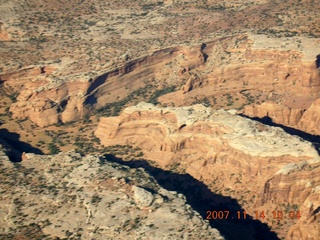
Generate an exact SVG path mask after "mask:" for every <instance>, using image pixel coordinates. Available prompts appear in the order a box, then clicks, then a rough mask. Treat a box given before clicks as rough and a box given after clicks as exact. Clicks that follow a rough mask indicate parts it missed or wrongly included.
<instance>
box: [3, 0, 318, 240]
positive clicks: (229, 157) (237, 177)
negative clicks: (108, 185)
mask: <svg viewBox="0 0 320 240" xmlns="http://www.w3.org/2000/svg"><path fill="white" fill-rule="evenodd" d="M319 11H320V4H319V3H318V2H317V1H313V0H285V1H280V0H273V1H271V0H254V1H248V0H245V1H243V0H242V1H240V0H232V1H218V0H203V1H196V2H195V1H190V0H163V1H158V0H157V1H155V0H144V1H123V0H110V1H97V0H86V1H83V0H77V1H68V2H65V1H64V2H63V1H51V0H50V1H49V0H43V1H35V0H28V1H26V0H22V1H18V0H0V139H1V140H0V144H1V145H2V146H4V147H5V148H6V151H7V153H6V155H7V156H8V157H9V159H10V160H11V161H13V162H19V161H21V160H23V159H26V158H28V157H27V156H29V158H30V159H32V160H31V161H27V162H28V164H30V165H29V167H30V168H29V167H28V166H27V162H23V163H21V166H20V165H19V163H14V164H10V163H6V168H8V169H10V170H8V172H10V173H17V172H14V171H18V170H17V169H18V168H19V169H22V170H21V171H24V170H26V171H27V173H26V174H25V173H23V174H24V175H25V176H29V177H28V178H27V180H26V181H29V180H30V179H31V178H32V179H31V180H32V183H34V182H37V181H40V182H41V181H42V180H41V179H42V177H36V176H38V174H40V173H41V174H42V175H41V174H40V175H41V176H43V174H44V173H42V170H39V173H36V174H35V178H36V179H37V180H33V175H31V174H29V171H30V170H28V169H32V168H35V169H40V168H41V169H42V167H44V166H46V165H44V166H34V164H36V163H38V162H39V161H41V159H48V161H49V159H51V160H50V161H52V162H53V163H50V164H55V163H54V162H55V161H57V162H59V161H60V160H59V159H60V158H61V159H64V160H62V161H69V160H66V159H69V157H70V158H72V159H78V160H77V161H83V164H86V163H85V162H86V161H87V162H88V164H89V165H90V164H91V165H92V166H94V168H96V167H97V166H98V165H99V164H100V163H99V164H98V163H97V161H98V160H97V159H98V158H99V159H105V158H107V159H108V160H110V161H111V160H112V162H113V163H110V162H107V163H105V165H108V166H110V168H114V169H115V170H114V171H118V170H119V169H118V167H116V166H118V165H116V164H115V163H114V162H117V163H119V164H121V165H127V166H129V167H132V168H136V167H143V168H144V169H146V171H147V172H148V174H150V175H152V176H153V177H154V178H155V179H156V180H157V181H158V182H159V184H160V185H161V187H163V188H164V189H170V190H171V191H176V192H178V193H181V194H183V195H185V196H186V201H187V202H188V204H190V205H191V207H192V208H193V209H195V210H196V211H197V212H199V214H200V216H201V217H202V219H206V218H207V211H208V210H216V211H226V210H230V212H233V213H234V214H236V213H237V211H239V212H242V211H244V210H245V211H246V212H247V214H248V216H249V215H250V216H251V217H252V218H250V219H247V221H243V219H241V220H239V221H234V220H235V219H233V220H232V219H225V221H212V220H211V221H210V225H211V227H213V228H217V229H218V230H219V231H220V232H221V233H222V235H224V236H225V237H226V238H227V239H241V237H242V238H243V239H246V240H247V239H259V240H260V239H268V240H269V239H279V238H282V239H290V240H291V239H292V240H296V239H306V240H307V239H308V240H310V239H318V238H317V237H318V236H319V235H320V234H319V190H318V188H319V177H318V176H319V156H318V153H319V152H320V130H319V121H320V115H319V106H320V95H319V92H320V49H319V46H320V39H319V37H320V28H319V24H318V23H319V21H320V19H319V18H320V17H319ZM139 102H148V103H152V104H153V105H152V104H151V105H148V104H146V103H144V104H139ZM198 104H202V105H198ZM186 106H187V107H186ZM253 120H254V121H253ZM72 149H75V151H76V152H77V153H75V152H70V151H71V150H72ZM24 152H26V153H27V154H24ZM59 152H66V153H65V154H64V153H60V155H59V156H60V157H58V156H54V154H58V153H59ZM30 153H33V154H39V156H38V155H32V154H30ZM78 153H80V154H81V157H80V156H79V155H78ZM43 154H50V156H43ZM88 154H91V155H90V156H87V155H88ZM68 156H69V157H68ZM84 156H87V157H84ZM95 156H99V157H98V158H97V157H95ZM94 159H95V160H94ZM96 160H97V161H96ZM70 161H71V160H70ZM99 161H100V160H99ZM33 162H34V163H33ZM15 164H18V165H17V166H19V167H18V168H17V167H16V165H15ZM48 164H49V163H48ZM61 164H62V163H61ZM70 164H71V163H70ZM70 164H69V163H68V164H65V163H63V164H62V165H66V166H64V168H67V166H69V165H70ZM72 164H73V163H72ZM72 164H71V165H72ZM71 165H70V166H69V167H70V171H73V170H71V168H74V170H75V171H78V172H79V171H80V172H81V171H82V170H81V169H80V168H78V167H80V166H78V165H72V166H73V167H72V166H71ZM91 165H90V166H91ZM31 166H32V167H31ZM99 166H100V165H99ZM50 168H51V167H50ZM46 169H48V168H46ZM99 169H100V168H99ZM97 171H98V170H97ZM105 171H106V170H105ZM110 171H111V170H110ZM112 171H113V170H112ZM119 171H120V170H119ZM128 171H129V170H128ZM130 171H131V170H130ZM5 172H7V171H5ZM44 172H45V174H46V175H45V176H49V174H51V173H47V171H44ZM120 172H121V171H120ZM54 174H58V170H57V171H56V173H54ZM61 174H62V175H60V173H59V174H58V175H57V178H60V177H61V178H63V179H64V175H63V172H62V173H61ZM68 174H69V173H68ZM75 174H76V173H75ZM77 174H78V173H77ZM99 174H100V173H97V172H93V175H97V176H102V175H101V174H100V175H99ZM7 175H10V174H7ZM17 176H20V175H19V174H18V175H17ZM1 177H2V176H1ZM43 178H45V177H43ZM49 178H50V177H49ZM71 178H72V177H71ZM90 178H91V176H90ZM124 178H125V177H124ZM10 179H11V180H12V179H13V177H12V178H10ZM28 179H29V180H28ZM45 179H46V178H45ZM63 179H59V181H60V180H61V181H67V180H63ZM167 179H170V181H168V180H167ZM11 180H10V181H11ZM31 180H30V181H31ZM55 180H56V179H55ZM12 181H13V180H12ZM12 181H11V182H12ZM19 181H20V180H19ZM45 181H49V182H50V181H51V180H45ZM23 182H24V181H23V180H21V188H22V189H29V188H27V187H24V186H23V184H24V183H23ZM28 183H29V182H28ZM186 183H188V184H189V185H190V187H186V186H187V184H186ZM252 183H254V184H252ZM61 184H62V183H61V182H58V183H57V186H58V188H59V189H60V188H61V186H62V187H63V186H64V185H61ZM70 184H71V183H70ZM122 184H124V185H125V186H126V189H127V188H128V189H131V190H130V193H131V194H133V193H134V192H135V191H134V190H132V187H131V188H130V187H129V186H127V185H128V183H127V182H125V183H122ZM155 184H156V183H155ZM129 185H130V184H129ZM134 185H135V186H138V187H142V188H144V189H145V191H149V190H151V189H149V190H148V189H146V188H145V187H144V186H140V185H137V184H134ZM27 186H29V185H28V184H27ZM39 186H40V185H39ZM50 186H51V185H50ZM97 186H98V185H97ZM97 186H96V187H97ZM130 186H132V185H130ZM35 188H38V185H36V187H35ZM92 188H94V187H92ZM39 189H40V190H41V188H39ZM40 190H35V189H32V190H30V191H40ZM158 190H159V189H157V190H154V191H155V192H153V191H151V193H152V194H153V196H154V199H157V196H158V195H161V194H162V193H159V192H158ZM192 190H193V191H192ZM19 191H20V190H19ZM21 191H22V190H21ZM23 191H27V190H23ZM28 191H29V190H28ZM43 191H47V190H43ZM48 191H51V190H50V189H49V190H48ZM85 191H88V192H89V193H88V196H91V195H92V196H93V195H94V194H95V193H94V192H93V190H92V189H89V188H88V189H87V188H86V189H85ZM106 191H107V190H106ZM108 191H109V190H108ZM137 191H140V190H137ZM46 193H47V192H46ZM14 194H17V193H14V192H10V193H9V192H8V191H7V195H6V196H8V199H9V196H10V195H14ZM41 194H42V193H41ZM50 194H51V193H50ZM117 194H119V198H120V195H121V194H120V193H119V192H118V193H117ZM107 195H108V194H107ZM127 195H128V197H129V198H131V197H132V196H131V195H130V194H127ZM169 195H170V194H169ZM169 195H168V196H169ZM173 195H174V194H173ZM173 195H172V196H173ZM41 196H42V195H41ZM122 196H124V195H121V197H122ZM133 196H134V194H133ZM170 196H171V195H170ZM200 196H201V197H200ZM42 197H43V198H45V199H46V197H44V196H42ZM99 198H102V197H101V196H99ZM129 198H128V199H129ZM103 199H105V200H106V201H109V200H108V199H109V198H105V196H103ZM177 199H180V200H181V204H183V203H182V202H183V197H182V198H179V197H177ZM180 200H179V201H180ZM6 201H7V200H6ZM25 201H29V200H28V199H26V200H25ZM30 201H31V200H30ZM61 201H62V200H61ZM63 201H64V202H66V201H69V200H65V199H64V198H63ZM110 201H112V200H110ZM130 201H131V200H130ZM132 201H133V202H134V197H133V198H132ZM177 201H178V200H177ZM71 202H72V201H71ZM89 202H90V201H89ZM164 202H165V201H164ZM48 203H49V200H48V199H47V200H46V202H45V203H44V204H43V205H41V206H43V207H45V206H46V205H48ZM11 204H16V205H17V204H18V205H19V203H11ZM39 204H40V203H39ZM68 204H71V203H68ZM90 204H91V203H90ZM153 204H154V202H153V203H152V204H151V205H150V206H149V208H150V209H152V207H151V206H153ZM93 205H94V204H93ZM93 205H92V208H94V207H97V206H99V204H98V203H96V205H94V206H93ZM68 206H70V208H71V209H74V207H75V206H71V205H68ZM79 206H80V205H79ZM90 206H91V205H90ZM179 206H180V205H179ZM181 206H182V205H181ZM181 208H182V209H184V207H181ZM17 209H19V210H17V211H20V210H21V209H20V208H17ZM30 209H32V206H31V207H30ZM95 209H97V208H95ZM140 210H141V209H140ZM140 210H139V211H140ZM275 210H276V211H283V213H285V215H286V219H277V218H274V217H273V211H275ZM21 211H22V210H21ZM23 211H29V210H28V209H27V208H25V209H24V210H23ZM32 211H33V210H32ZM48 211H49V210H48ZM50 211H51V210H50ZM57 211H58V210H57ZM78 211H79V213H80V211H81V210H78ZM139 211H138V210H137V212H139ZM141 211H142V210H141ZM257 211H258V213H259V214H257V215H256V213H257ZM262 211H263V212H264V214H265V216H266V217H264V218H262V217H261V212H262ZM291 211H294V213H295V214H297V213H298V212H299V213H301V217H300V218H294V219H289V218H288V214H290V213H291ZM58 212H59V211H58ZM137 212H134V214H138V213H137ZM143 212H144V213H145V211H143ZM20 213H21V212H19V214H20ZM151 213H152V212H150V214H151ZM10 214H11V213H10ZM12 214H15V213H12ZM17 214H18V213H17ZM54 214H56V213H54ZM57 214H58V215H55V216H56V220H53V219H54V217H52V218H50V219H49V220H50V221H58V220H57V219H60V220H61V216H62V215H61V216H60V215H59V214H62V213H61V212H59V213H57ZM81 214H82V215H81V216H83V217H84V219H82V218H81V221H82V222H86V219H87V215H85V214H84V212H82V213H81ZM20 215H21V214H20ZM25 215H26V213H22V217H23V221H24V220H25V219H29V218H28V217H27V216H25ZM98 215H99V214H98ZM8 216H9V215H8ZM10 216H11V215H10ZM15 216H16V215H14V216H13V217H12V218H13V219H14V218H16V217H15ZM30 216H31V213H30ZM39 216H40V217H39ZM41 216H42V215H41V214H39V215H35V218H36V219H37V221H35V222H30V219H29V220H28V221H29V222H28V224H33V223H35V224H38V225H37V226H36V225H32V227H33V228H32V231H33V232H34V233H35V236H38V234H40V235H41V234H42V235H47V236H48V237H50V236H56V237H61V238H63V237H64V238H77V237H76V234H87V235H83V236H86V237H87V236H91V235H90V234H97V235H94V236H96V237H97V238H98V237H99V236H102V235H103V234H106V232H107V231H109V230H110V229H111V228H112V227H110V226H109V225H108V223H106V226H108V227H110V228H108V230H106V229H107V228H104V230H101V231H105V232H104V233H102V232H101V235H99V234H100V230H99V231H98V230H97V231H95V229H93V228H95V226H96V225H95V223H92V221H91V222H90V224H91V223H92V225H90V226H91V227H88V228H86V227H82V226H81V227H80V228H83V230H81V231H80V230H73V231H72V235H71V230H70V229H71V227H70V229H69V227H68V229H66V228H63V229H61V227H55V229H54V230H53V228H52V225H53V224H51V225H50V226H51V228H50V226H46V225H45V224H44V223H42V222H43V219H42V217H41ZM73 216H75V215H73ZM99 216H100V215H99ZM125 216H126V217H128V216H127V215H126V214H121V217H119V219H118V220H119V226H123V225H121V224H122V222H121V221H122V220H123V219H125V220H129V222H130V224H131V222H132V221H133V222H134V221H135V220H134V219H135V217H136V215H134V216H133V215H132V216H131V215H130V219H129V218H128V219H127V218H126V217H125ZM139 216H140V215H139ZM141 216H142V215H141ZM294 216H296V215H294ZM100 217H101V216H100ZM233 217H234V218H236V217H237V216H236V215H234V216H233ZM20 218H21V216H20ZM97 218H99V217H97ZM148 219H149V218H148ZM184 219H186V221H185V223H186V224H187V222H189V223H188V224H190V219H189V220H187V218H184ZM14 221H17V220H14ZM19 221H20V220H19ZM21 221H22V220H21ZM41 221H42V222H41ZM99 221H100V220H99ZM108 221H109V220H108ZM137 221H138V220H137ZM139 221H142V219H139ZM143 221H144V220H143ZM148 221H149V220H148ZM150 221H151V220H150ZM183 221H184V220H183ZM36 222H37V223H36ZM40 222H41V223H40ZM93 222H94V221H93ZM175 222H176V221H175ZM5 224H9V225H10V224H12V222H9V223H8V221H7V220H4V224H3V225H4V226H6V227H4V228H3V229H4V230H5V232H4V233H3V234H5V235H3V236H4V238H5V239H6V238H8V237H14V236H13V235H12V234H13V232H16V231H15V230H12V229H17V228H15V227H18V225H19V224H20V225H19V226H24V227H21V228H20V227H18V228H19V229H20V230H21V231H20V230H19V234H20V233H21V238H23V237H22V236H23V234H24V233H25V232H26V231H29V230H30V229H29V227H28V228H27V230H26V228H25V226H29V225H25V224H22V223H21V222H20V223H19V224H18V225H17V224H15V225H14V226H15V227H12V226H13V225H12V226H11V225H10V226H9V227H8V226H7V225H5ZM41 224H42V225H43V224H44V227H42V225H41ZM54 224H55V225H54V226H60V224H59V223H54ZM68 224H69V223H68ZM70 224H71V223H70ZM81 224H82V223H81ZM130 224H129V223H127V225H126V226H125V227H124V229H127V230H128V229H129V227H128V226H131V225H130ZM133 224H134V226H137V228H138V229H139V231H137V232H138V233H139V234H140V233H142V232H144V229H143V228H140V225H139V224H138V223H137V224H136V223H133ZM148 224H149V223H148ZM152 224H155V225H156V223H152ZM201 224H205V225H206V223H201ZM201 224H199V225H197V226H199V229H200V228H201V227H202V225H201ZM266 224H268V225H266ZM71 225H72V224H71ZM71 225H70V226H71ZM149 225H150V224H149ZM160 225H161V224H160ZM160 225H159V228H161V231H158V232H157V234H162V233H161V232H162V231H163V230H162V229H163V228H164V227H163V226H162V225H161V226H160ZM68 226H69V225H68ZM72 226H74V225H72ZM88 226H89V225H88ZM181 226H182V225H181ZM183 226H186V225H183ZM203 226H204V225H203ZM206 226H207V225H206ZM244 226H246V227H244ZM10 227H11V228H10ZM162 227H163V228H162ZM269 228H271V229H269ZM10 229H11V230H10ZM50 229H51V230H50ZM72 229H75V228H73V227H72ZM150 229H153V228H150ZM150 229H149V230H150ZM237 229H241V230H237ZM62 230H65V231H64V232H62ZM67 230H68V232H66V231H67ZM149 230H148V231H149ZM55 231H56V232H55ZM112 231H115V232H114V233H113V234H116V232H117V231H116V230H115V228H112V229H111V230H110V232H109V233H108V234H111V233H112ZM148 231H145V232H146V234H149V232H148ZM150 231H151V230H150ZM152 231H153V230H152ZM198 233H199V234H200V232H197V233H195V235H194V238H195V239H196V238H197V237H198V236H199V235H197V234H198ZM10 234H11V235H10ZM54 234H56V235H54ZM119 234H120V233H119ZM122 234H123V235H121V234H120V235H117V236H116V235H114V237H112V236H111V237H110V238H117V237H119V238H121V237H122V238H125V234H127V233H125V232H124V233H122ZM152 234H153V233H152ZM163 234H167V232H164V233H163ZM172 234H176V233H172ZM177 234H180V233H177ZM181 234H182V233H181ZM188 234H189V232H188ZM40 235H39V236H40ZM209 235H210V234H209ZM209 235H208V236H209ZM276 235H277V236H276ZM92 236H93V235H92ZM148 236H149V235H148ZM150 236H154V235H150ZM166 236H167V235H166ZM174 236H178V235H174ZM179 236H180V235H179ZM183 236H184V237H186V235H183ZM132 237H133V238H135V236H132ZM167 237H169V236H167ZM167 237H164V238H167ZM17 238H18V239H19V238H20V235H18V237H17ZM39 238H41V237H39ZM159 238H160V236H159ZM172 238H173V239H174V238H175V237H172ZM186 238H188V237H186Z"/></svg>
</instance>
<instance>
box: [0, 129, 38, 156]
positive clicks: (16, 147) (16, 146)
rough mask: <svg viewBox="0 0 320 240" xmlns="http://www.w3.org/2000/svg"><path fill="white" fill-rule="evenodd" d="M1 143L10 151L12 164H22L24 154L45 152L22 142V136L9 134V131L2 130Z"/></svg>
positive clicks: (0, 131) (0, 134) (0, 130)
mask: <svg viewBox="0 0 320 240" xmlns="http://www.w3.org/2000/svg"><path fill="white" fill-rule="evenodd" d="M0 140H3V141H0V143H1V144H3V145H4V146H5V147H6V149H7V150H8V157H9V159H10V160H11V161H12V162H21V160H22V153H23V152H26V153H35V154H43V152H42V151H41V150H40V149H38V148H35V147H33V146H31V145H30V144H29V143H25V142H22V141H20V135H19V134H17V133H13V132H9V131H8V130H7V129H0Z"/></svg>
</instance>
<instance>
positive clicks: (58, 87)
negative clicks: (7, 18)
mask: <svg viewBox="0 0 320 240" xmlns="http://www.w3.org/2000/svg"><path fill="white" fill-rule="evenodd" d="M260 38H262V37H261V36H259V37H257V36H255V35H236V36H230V37H224V38H219V39H215V40H213V41H211V42H207V43H203V44H201V45H194V46H186V45H184V46H177V47H171V48H167V49H162V50H158V51H155V52H153V53H150V54H147V55H146V56H143V57H140V58H136V59H133V60H128V61H126V62H125V63H124V65H123V66H120V67H117V68H113V69H112V68H109V69H106V70H100V71H96V72H94V73H93V77H89V76H85V75H83V74H82V75H81V74H80V75H79V74H75V75H68V76H64V75H63V71H65V68H66V66H67V62H64V61H62V62H60V63H57V62H56V63H47V64H44V65H41V66H29V67H22V68H21V66H20V67H19V66H17V67H16V68H15V69H3V71H2V73H1V74H0V80H1V81H4V84H3V87H8V88H10V89H12V90H13V91H15V92H17V93H18V94H19V96H18V98H17V102H16V103H14V104H13V105H12V106H11V108H10V111H11V112H13V116H14V117H15V118H25V117H29V118H30V119H31V120H32V121H33V122H35V123H37V124H38V125H39V126H47V125H51V124H54V123H58V122H68V121H74V120H78V119H81V118H82V117H83V116H84V115H86V114H87V113H88V112H89V111H92V110H94V109H99V108H102V107H104V106H105V105H106V104H108V103H113V102H118V101H121V100H123V99H125V98H127V97H128V96H129V95H130V94H131V93H133V92H134V91H138V90H139V89H145V88H147V89H146V90H145V91H146V93H147V97H148V95H150V94H152V92H153V91H154V90H157V89H163V88H166V87H168V86H174V87H175V92H173V93H169V94H165V95H164V96H161V97H160V98H159V99H158V100H159V101H160V102H161V103H162V104H167V105H170V104H171V105H172V104H174V105H176V106H182V105H190V104H192V103H194V102H199V101H200V102H201V100H202V99H203V98H204V97H207V98H208V99H209V100H210V101H211V104H212V106H213V107H214V108H223V107H234V108H240V107H243V106H244V105H250V104H252V103H257V104H259V103H260V102H265V101H270V102H273V103H279V104H280V103H281V105H284V108H290V109H292V108H294V110H293V116H292V117H291V118H292V119H284V120H283V123H287V122H289V123H291V122H292V121H293V122H295V121H297V118H299V117H300V111H304V110H306V109H307V108H308V107H310V105H311V104H312V102H314V101H315V100H316V99H317V97H318V96H317V92H318V90H319V86H320V78H319V70H318V69H317V68H316V64H315V60H316V55H317V54H316V53H314V52H313V53H312V52H311V53H310V51H309V48H312V47H313V46H314V44H317V41H316V40H314V41H313V42H312V40H310V39H304V38H296V39H293V40H292V41H293V43H295V42H299V41H300V42H301V41H302V43H304V42H306V44H303V45H294V44H293V45H294V46H291V45H288V46H287V47H281V48H280V47H279V46H278V45H277V44H275V43H277V41H279V39H276V38H272V39H271V40H270V39H268V38H266V37H265V39H267V40H266V41H269V42H268V44H269V45H267V44H264V41H263V40H265V39H264V38H263V39H262V40H261V39H260ZM280 40H281V39H280ZM282 40H283V41H284V43H285V42H286V41H288V40H286V39H282ZM307 43H308V44H309V45H307ZM272 44H273V45H272ZM302 46H303V47H302ZM94 76H95V77H94ZM227 96H229V97H228V98H229V100H228V101H227V100H226V97H227ZM230 96H231V97H230ZM213 98H215V99H216V101H217V103H214V101H213V100H211V99H213ZM140 100H143V99H140ZM145 100H146V99H145ZM128 104H129V105H132V101H129V102H128ZM300 109H302V110H300ZM246 111H248V112H250V110H247V109H246ZM284 111H287V110H284ZM260 113H261V112H260ZM295 114H297V116H295ZM310 114H311V113H310ZM311 115H312V114H311ZM307 116H308V115H306V117H305V120H304V121H302V122H305V121H308V117H307ZM303 125H305V123H301V126H303ZM299 126H300V125H299Z"/></svg>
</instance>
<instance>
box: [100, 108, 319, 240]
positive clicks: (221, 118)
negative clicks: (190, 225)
mask: <svg viewBox="0 0 320 240" xmlns="http://www.w3.org/2000/svg"><path fill="white" fill-rule="evenodd" d="M95 134H96V136H97V137H99V138H100V140H101V143H102V144H104V145H105V146H110V145H115V144H123V145H126V144H129V145H136V146H139V147H141V148H142V149H143V150H144V153H145V156H146V158H147V159H150V160H153V161H156V163H157V164H159V165H160V166H162V167H163V168H165V169H168V168H172V167H173V166H177V165H178V166H179V168H180V169H181V170H182V171H186V172H187V173H189V174H190V175H192V176H193V177H195V178H197V179H199V180H201V181H203V182H204V183H206V184H207V185H208V186H210V187H211V189H212V190H214V189H215V188H218V189H221V191H222V192H224V194H226V195H231V196H234V197H235V198H237V199H239V198H241V199H243V198H244V199H246V201H244V202H243V205H244V208H245V209H246V211H247V212H248V213H250V214H254V210H256V209H258V210H260V211H265V212H268V213H269V214H271V215H272V211H273V210H275V209H277V208H278V209H279V208H280V206H283V205H285V204H291V205H294V204H296V205H298V206H301V209H300V211H301V212H302V214H303V215H304V216H306V215H308V214H309V212H310V211H311V210H310V209H306V208H305V207H304V206H305V205H308V206H311V205H310V204H311V202H310V201H311V199H316V198H319V192H318V191H316V189H317V186H319V184H320V178H319V177H318V176H319V169H320V168H319V161H320V160H319V156H318V153H317V152H316V150H315V149H314V148H313V147H312V145H311V144H310V143H308V142H305V141H303V140H302V139H300V138H297V137H295V136H290V135H288V134H286V133H285V132H284V131H282V130H281V129H279V128H275V127H269V126H266V125H263V124H261V123H258V122H255V121H252V120H249V119H246V118H243V117H240V116H237V115H235V111H232V110H230V111H229V112H228V111H223V110H218V111H215V110H212V109H211V108H206V107H203V106H202V105H196V106H190V107H181V108H158V107H154V106H153V105H152V104H146V103H140V104H139V105H137V106H133V107H129V108H126V109H125V110H124V111H123V113H122V114H121V115H120V116H119V117H110V118H101V119H100V123H99V126H98V129H97V130H96V132H95ZM212 182H213V183H214V184H212ZM252 182H254V183H255V184H252ZM233 191H237V193H236V194H234V195H233ZM257 193H260V194H258V195H257ZM253 196H254V197H253ZM252 197H253V198H252ZM239 201H240V202H241V200H239ZM312 204H313V205H312V208H317V207H318V206H319V204H318V202H317V201H314V202H312ZM281 210H283V211H284V209H281ZM290 210H292V209H290ZM288 211H289V210H288ZM307 213H308V214H307ZM308 219H314V215H312V216H311V215H310V216H309V217H308ZM266 221H269V224H270V225H273V223H271V218H269V220H266ZM310 221H311V220H310ZM293 224H295V225H294V226H292V225H293ZM304 224H306V223H305V222H304V221H303V220H302V219H301V220H299V221H298V222H297V223H294V222H293V221H291V223H287V222H286V223H285V226H284V227H282V228H281V229H282V230H281V229H278V231H279V233H280V234H282V236H283V235H285V234H287V231H288V229H289V228H290V226H292V228H291V229H292V230H290V233H288V234H293V235H295V234H296V232H297V231H298V230H297V229H304V228H305V227H306V225H304ZM310 224H311V223H310ZM315 224H316V223H315ZM307 225H308V224H307ZM310 226H314V224H313V223H312V224H311V225H310ZM273 227H275V228H276V227H277V226H273ZM315 229H316V230H315V231H314V232H312V233H310V232H308V234H309V235H310V236H317V235H316V234H317V233H318V232H317V228H315ZM301 231H304V230H301ZM304 233H305V232H304ZM303 239H304V238H303Z"/></svg>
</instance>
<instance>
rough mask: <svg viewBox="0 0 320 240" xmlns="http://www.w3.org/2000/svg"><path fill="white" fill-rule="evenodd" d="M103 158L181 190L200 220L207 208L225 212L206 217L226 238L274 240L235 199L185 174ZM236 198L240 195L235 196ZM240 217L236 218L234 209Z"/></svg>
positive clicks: (144, 164)
mask: <svg viewBox="0 0 320 240" xmlns="http://www.w3.org/2000/svg"><path fill="white" fill-rule="evenodd" d="M103 161H110V162H116V163H120V164H123V165H126V166H129V167H131V168H139V167H142V168H144V169H145V170H146V171H147V172H148V173H149V174H150V175H151V176H153V177H154V178H155V179H156V180H157V181H158V183H159V184H160V186H161V187H163V188H165V189H167V190H169V191H176V192H178V193H182V194H183V195H185V196H186V199H187V203H188V204H189V205H190V206H191V207H192V208H193V209H194V210H196V211H197V212H199V213H200V214H201V216H202V217H203V219H206V217H207V215H208V214H207V211H223V212H225V211H229V212H230V214H229V217H228V219H222V220H220V219H216V220H210V225H211V226H212V227H214V228H216V229H218V230H219V231H220V233H221V234H222V235H223V236H225V238H226V239H228V240H278V239H279V238H278V237H277V235H276V233H274V232H272V231H271V230H270V229H269V227H268V226H267V225H266V224H264V223H262V222H260V221H258V220H256V219H254V218H252V216H249V215H248V214H247V215H246V219H244V214H243V212H244V209H242V208H241V206H240V205H239V203H238V202H237V200H236V199H232V198H231V197H227V196H222V195H219V194H216V193H213V192H211V190H210V189H208V187H207V186H206V185H205V184H203V183H202V182H200V181H198V180H197V179H195V178H193V177H192V176H191V175H189V174H178V173H174V172H171V171H166V170H163V169H160V168H156V167H153V166H151V165H150V164H149V163H148V161H146V160H134V161H124V160H122V159H119V158H117V157H115V156H114V155H111V154H107V155H105V158H104V159H103V160H102V162H103ZM239 197H240V196H239ZM238 211H239V214H240V219H238V213H237V212H238Z"/></svg>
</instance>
